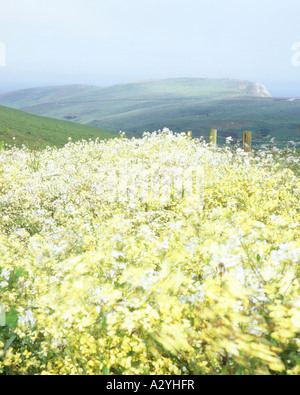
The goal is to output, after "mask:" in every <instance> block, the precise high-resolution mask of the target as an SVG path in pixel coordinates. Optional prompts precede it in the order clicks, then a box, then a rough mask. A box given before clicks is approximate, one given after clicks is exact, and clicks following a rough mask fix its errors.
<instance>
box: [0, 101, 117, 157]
mask: <svg viewBox="0 0 300 395" xmlns="http://www.w3.org/2000/svg"><path fill="white" fill-rule="evenodd" d="M69 137H71V138H72V140H73V141H78V140H81V139H85V140H88V139H89V138H91V139H96V138H97V137H99V138H100V139H108V138H113V137H117V135H116V134H115V133H112V132H109V131H107V130H101V129H99V128H95V127H92V126H88V125H80V124H74V123H72V122H67V121H61V120H56V119H51V118H46V117H41V116H36V115H32V114H28V113H26V112H24V111H20V110H15V109H12V108H8V107H3V106H0V141H4V143H5V144H10V145H16V146H17V147H20V146H22V145H23V144H25V145H26V146H27V147H28V148H32V149H40V148H44V147H46V146H47V145H49V146H54V145H55V146H56V147H62V146H64V145H65V144H66V143H67V142H68V138H69Z"/></svg>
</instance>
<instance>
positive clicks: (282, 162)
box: [0, 129, 300, 375]
mask: <svg viewBox="0 0 300 395" xmlns="http://www.w3.org/2000/svg"><path fill="white" fill-rule="evenodd" d="M298 169H299V155H297V154H296V152H293V150H290V151H279V150H276V149H270V150H260V151H256V152H253V153H251V154H247V153H245V152H244V151H242V150H241V149H238V148H236V147H235V148H232V147H230V146H227V147H225V148H224V147H223V148H218V147H215V146H211V145H208V144H206V143H205V142H203V141H202V140H201V139H191V138H189V136H188V135H186V134H173V133H172V132H170V131H169V130H167V129H165V130H163V131H162V132H158V133H152V134H150V133H145V134H144V136H143V138H141V139H136V138H131V139H127V138H124V137H122V136H121V137H120V138H115V139H111V140H106V141H97V140H96V141H91V140H90V141H80V142H75V143H73V142H72V141H70V142H69V143H68V144H67V145H66V146H65V147H63V148H60V149H57V148H50V147H48V148H46V149H44V150H43V151H30V150H28V149H27V148H25V147H23V148H22V149H18V148H16V147H12V148H10V149H6V150H4V149H2V150H1V151H0V309H1V311H0V313H1V316H0V318H1V317H2V325H1V326H0V374H2V375H23V374H25V375H28V374H37V375H40V374H50V375H55V374H59V375H62V374H66V375H70V374H79V375H83V374H87V375H90V374H105V375H107V374H117V375H131V374H134V375H135V374H138V375H150V374H153V375H161V374H167V375H169V374H176V375H184V374H186V375H210V374H212V375H219V374H224V375H231V374H233V375H234V374H244V375H250V374H256V375H259V374H284V375H290V374H299V373H300V282H299V276H300V205H299V201H300V180H299V170H298ZM0 324H1V322H0Z"/></svg>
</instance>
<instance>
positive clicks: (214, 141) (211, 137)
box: [209, 129, 218, 145]
mask: <svg viewBox="0 0 300 395" xmlns="http://www.w3.org/2000/svg"><path fill="white" fill-rule="evenodd" d="M217 136H218V131H217V129H210V131H209V143H210V144H214V145H217Z"/></svg>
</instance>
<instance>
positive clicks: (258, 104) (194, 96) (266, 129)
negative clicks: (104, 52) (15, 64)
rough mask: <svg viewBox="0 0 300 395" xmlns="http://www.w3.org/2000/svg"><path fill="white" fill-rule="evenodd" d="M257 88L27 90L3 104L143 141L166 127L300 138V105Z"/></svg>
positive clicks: (208, 82)
mask: <svg viewBox="0 0 300 395" xmlns="http://www.w3.org/2000/svg"><path fill="white" fill-rule="evenodd" d="M256 95H257V92H256V85H255V84H253V83H251V82H247V81H240V80H231V79H219V80H213V79H197V78H194V79H192V78H181V79H168V80H149V81H142V82H137V83H130V84H120V85H115V86H112V87H106V88H99V87H94V86H88V85H76V86H65V87H47V88H39V89H27V90H23V91H18V92H12V93H8V94H2V95H0V104H1V103H2V104H5V105H7V106H11V107H14V108H20V109H22V110H24V111H27V112H30V113H33V114H37V115H44V116H49V117H53V118H58V119H70V120H72V121H73V122H76V123H82V124H89V125H92V126H96V127H99V128H104V129H109V130H113V131H115V132H117V131H119V130H120V129H122V130H125V131H126V133H127V134H129V135H137V136H140V135H141V134H142V133H143V132H144V131H145V130H147V131H153V130H157V129H161V128H162V127H164V126H167V127H169V128H170V129H173V130H174V131H187V130H192V131H193V134H194V136H200V135H204V136H207V135H208V131H209V129H210V128H217V129H218V130H219V131H220V133H219V137H220V142H221V141H222V140H224V138H223V137H224V136H225V135H226V133H232V134H234V135H236V136H238V138H240V137H241V133H242V130H245V129H249V130H252V131H253V133H254V139H255V140H257V141H264V140H266V141H267V139H270V136H271V137H276V138H277V139H278V140H282V141H286V140H289V139H297V138H298V134H299V131H298V130H299V129H298V124H299V123H300V117H299V114H300V100H299V101H294V102H287V101H277V100H276V99H274V98H270V97H260V98H258V97H255V96H256Z"/></svg>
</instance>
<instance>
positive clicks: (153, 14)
mask: <svg viewBox="0 0 300 395" xmlns="http://www.w3.org/2000/svg"><path fill="white" fill-rule="evenodd" d="M0 43H1V44H0V91H4V90H8V89H18V88H22V87H31V86H38V85H54V84H70V83H88V84H96V85H111V84H116V83H120V82H127V81H136V80H143V79H151V78H169V77H201V78H202V77H205V78H207V77H213V78H223V77H229V78H238V79H247V80H251V81H259V82H262V83H264V84H265V85H266V86H267V88H268V89H269V90H270V92H271V93H272V94H273V95H274V96H276V95H278V96H279V95H282V96H300V44H299V43H300V1H299V0H227V1H226V0H0Z"/></svg>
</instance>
